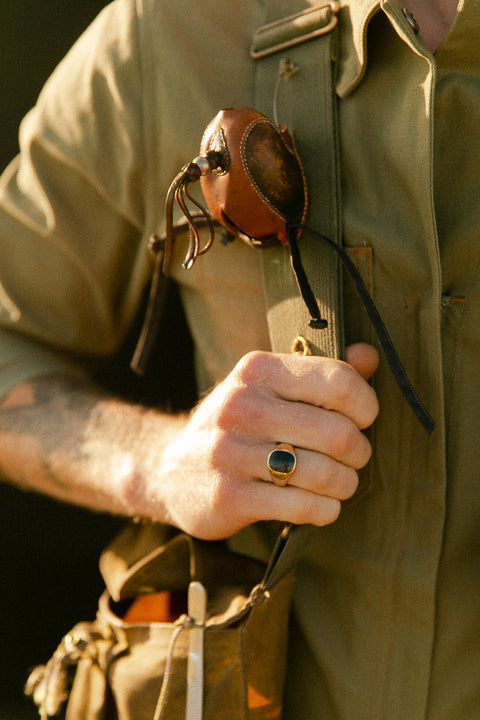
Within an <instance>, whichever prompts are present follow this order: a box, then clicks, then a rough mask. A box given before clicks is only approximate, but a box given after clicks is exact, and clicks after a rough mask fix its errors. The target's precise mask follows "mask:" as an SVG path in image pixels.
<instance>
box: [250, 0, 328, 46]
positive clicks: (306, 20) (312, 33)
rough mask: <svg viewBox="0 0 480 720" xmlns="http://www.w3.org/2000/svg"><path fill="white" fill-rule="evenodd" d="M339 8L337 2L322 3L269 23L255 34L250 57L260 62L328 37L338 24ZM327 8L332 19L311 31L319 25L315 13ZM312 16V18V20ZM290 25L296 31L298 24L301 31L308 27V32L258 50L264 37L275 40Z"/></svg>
mask: <svg viewBox="0 0 480 720" xmlns="http://www.w3.org/2000/svg"><path fill="white" fill-rule="evenodd" d="M339 7H340V5H339V3H338V2H336V0H331V1H330V2H326V3H322V4H320V5H314V6H313V7H311V8H308V9H307V10H302V11H301V12H298V13H295V14H294V15H289V16H288V17H284V18H281V19H280V20H275V22H272V23H268V24H267V25H262V27H260V28H258V30H256V31H255V33H254V36H253V41H252V45H251V47H250V57H251V58H252V59H253V60H258V59H259V58H263V57H265V56H267V55H272V54H273V53H276V52H279V51H280V50H286V49H287V48H290V47H293V46H294V45H299V44H300V43H304V42H307V40H313V39H314V38H316V37H319V36H320V35H326V34H327V33H329V32H330V31H331V30H333V28H334V27H335V26H336V24H337V21H338V19H337V12H338V10H339ZM326 8H329V9H330V17H329V18H328V21H327V23H326V24H325V25H322V26H321V27H316V28H315V29H314V30H311V29H310V28H311V27H312V26H315V25H316V24H317V25H318V21H317V22H316V21H315V19H314V18H313V13H318V12H319V11H320V10H324V9H326ZM310 16H312V17H311V18H310ZM288 24H292V25H293V26H294V29H295V25H296V24H297V25H298V26H299V27H298V30H301V28H302V27H303V26H306V27H307V28H308V29H307V31H306V32H304V33H301V34H295V33H294V34H293V36H292V37H291V38H289V39H287V40H283V41H282V40H280V41H279V42H277V43H274V44H272V45H270V44H269V45H268V46H267V47H260V49H258V50H257V49H256V47H257V45H258V44H259V42H258V41H259V40H260V38H261V36H262V35H266V36H267V38H268V36H271V38H272V39H274V38H275V35H276V34H278V35H281V28H282V26H286V25H288ZM277 31H278V32H277ZM260 44H261V43H260Z"/></svg>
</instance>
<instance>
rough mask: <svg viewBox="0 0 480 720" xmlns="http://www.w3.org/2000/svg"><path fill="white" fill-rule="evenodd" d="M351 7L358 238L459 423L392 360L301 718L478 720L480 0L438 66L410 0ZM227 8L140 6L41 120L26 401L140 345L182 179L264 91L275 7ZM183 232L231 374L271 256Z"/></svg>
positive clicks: (297, 713)
mask: <svg viewBox="0 0 480 720" xmlns="http://www.w3.org/2000/svg"><path fill="white" fill-rule="evenodd" d="M341 4H342V8H341V11H340V13H339V48H338V63H337V93H338V99H339V146H340V150H339V152H340V172H341V187H342V217H343V242H344V245H345V246H346V248H347V250H348V252H349V253H350V256H351V257H352V258H353V259H354V260H355V262H356V264H357V267H358V269H359V270H360V272H361V273H362V275H363V277H364V279H365V281H366V283H367V286H368V288H369V290H370V292H371V293H372V295H373V297H374V298H375V301H376V303H377V305H378V308H379V309H380V311H381V313H382V316H383V318H384V320H385V322H386V325H387V327H388V329H389V330H390V333H391V335H392V338H393V340H394V342H395V344H396V346H397V348H398V350H399V353H400V355H401V357H402V360H403V362H404V364H405V367H406V369H407V371H408V373H409V375H410V377H411V378H412V380H413V381H414V384H415V386H416V388H417V390H418V393H419V395H420V397H421V398H422V400H423V401H424V402H425V404H426V406H427V407H428V409H429V411H430V412H431V414H432V415H433V417H434V419H435V421H436V428H435V430H434V432H433V433H432V435H431V436H430V437H429V436H427V435H426V433H425V432H424V431H423V429H422V428H421V427H420V425H419V424H418V422H417V421H416V419H415V418H414V416H413V414H412V412H411V411H410V409H409V408H408V406H407V405H406V403H405V402H404V400H403V398H402V397H401V395H400V393H399V391H398V389H397V387H396V385H395V383H394V381H393V379H392V375H391V373H390V371H389V369H388V366H387V364H386V362H385V361H382V363H381V366H380V369H379V371H378V372H377V373H376V375H375V381H374V382H375V387H376V390H377V392H378V395H379V399H380V407H381V411H380V415H379V418H378V420H377V422H376V423H375V426H374V429H373V432H372V441H373V447H374V453H373V457H372V460H371V462H370V463H369V465H368V467H367V468H366V469H365V471H363V472H362V476H361V483H360V489H359V492H358V494H357V496H356V497H355V498H354V499H353V500H352V501H350V502H348V503H345V505H344V508H343V511H342V514H341V516H340V519H339V520H338V521H337V522H336V523H335V524H334V525H332V526H330V527H328V528H323V529H318V530H316V531H315V534H314V540H313V542H312V544H311V545H310V547H309V548H308V550H307V551H306V552H305V556H304V557H303V559H302V562H301V564H300V566H299V569H298V580H297V586H296V591H295V599H294V610H295V612H294V619H293V623H292V637H291V652H290V661H289V666H288V671H287V687H286V712H285V717H286V719H287V720H298V718H304V719H307V720H309V719H315V720H316V719H318V720H320V719H321V720H326V719H327V718H328V719H329V720H340V719H341V720H350V719H351V718H352V717H355V718H358V719H361V720H367V718H368V719H369V720H373V719H374V718H375V719H376V718H378V719H380V718H385V719H388V720H405V718H408V719H409V720H421V719H424V718H425V719H428V720H452V719H453V718H455V719H457V718H461V719H462V720H466V719H467V718H468V719H469V720H470V719H471V718H477V717H480V670H479V669H480V641H479V637H480V612H479V609H478V608H479V599H480V563H479V552H480V536H479V531H478V524H479V517H480V493H479V491H478V486H479V475H480V473H479V463H478V453H477V442H478V440H477V438H478V437H480V412H479V400H480V372H479V368H478V357H479V355H480V303H479V300H480V298H479V293H480V273H479V271H478V265H479V259H480V243H479V242H478V238H479V236H480V208H479V203H478V200H477V198H478V196H479V191H478V190H476V189H475V188H477V187H478V186H479V184H480V175H479V173H478V166H479V152H480V139H479V134H478V130H477V129H478V125H479V123H478V120H479V116H480V44H479V43H478V36H479V30H480V6H479V5H478V3H477V2H476V1H475V0H464V1H462V2H460V5H459V12H458V15H457V19H456V22H455V25H454V27H453V28H452V30H451V32H450V34H449V36H448V37H447V39H446V40H445V42H444V43H443V45H442V46H441V47H440V49H439V50H438V51H437V52H436V53H435V55H434V56H432V54H431V53H430V52H428V51H426V50H425V48H424V47H423V45H422V43H421V40H420V39H419V37H418V36H416V35H415V34H414V32H413V30H412V28H411V27H410V25H409V23H408V22H407V20H406V18H405V16H404V14H403V12H402V10H401V6H397V5H396V4H394V3H393V2H392V3H389V2H385V3H383V2H382V3H381V7H380V4H379V3H376V2H373V1H372V0H357V1H356V2H355V1H353V0H352V2H342V3H341ZM227 5H228V4H227V3H225V2H220V0H203V2H201V3H198V2H193V0H184V1H183V2H176V3H168V2H159V1H155V0H151V1H150V0H137V1H136V2H135V1H134V0H116V2H114V3H113V4H112V5H111V6H109V7H108V8H107V9H106V10H105V11H104V13H102V15H101V16H100V18H99V19H98V20H97V21H96V23H95V24H94V25H93V26H92V27H91V29H90V30H89V31H88V32H87V33H86V34H85V36H84V37H83V38H82V39H80V41H79V42H78V43H77V45H76V46H75V47H74V49H73V50H72V52H71V53H70V54H69V56H67V58H66V60H65V61H64V62H63V63H62V64H61V65H60V67H59V68H58V70H57V71H56V73H55V75H54V76H53V78H52V79H51V80H50V82H49V83H48V84H47V86H46V88H45V89H44V91H43V93H42V95H41V97H40V99H39V102H38V105H37V107H36V109H34V110H33V111H32V112H31V113H30V115H29V116H27V118H26V120H25V121H24V123H23V126H22V155H21V157H20V158H19V159H17V160H15V161H14V162H13V163H12V164H11V166H10V167H9V168H8V169H7V171H6V173H5V174H4V176H3V179H2V181H1V185H0V252H1V257H2V262H1V264H0V321H1V323H2V326H3V328H4V329H3V330H2V334H1V337H0V388H1V391H2V392H6V391H7V390H8V389H9V388H11V387H13V386H14V385H15V384H16V383H18V382H19V381H21V380H22V379H25V378H29V377H32V376H34V375H38V374H42V373H45V372H51V371H52V370H55V371H59V372H88V370H89V369H90V367H91V364H92V363H94V362H95V361H96V360H98V359H99V358H105V357H108V356H109V355H111V354H113V353H115V351H116V349H117V348H118V347H119V345H120V343H121V342H122V339H123V338H124V336H125V334H126V333H127V331H128V328H129V327H130V325H131V323H132V320H133V317H134V315H135V313H136V311H137V308H138V305H139V302H140V298H141V296H142V293H143V290H144V287H145V285H146V283H147V282H148V279H149V277H150V274H151V269H152V268H151V258H150V257H149V254H148V252H147V249H146V244H147V238H148V236H149V235H150V233H151V232H159V233H161V232H162V231H163V227H164V216H163V212H164V210H163V202H164V197H165V193H166V190H167V187H168V185H169V183H170V181H171V179H172V178H173V177H174V175H175V174H176V173H177V172H178V170H179V168H180V167H181V166H182V165H183V164H184V163H185V162H186V161H188V160H190V159H191V158H193V157H195V156H196V155H197V154H198V148H199V143H200V139H201V135H202V132H203V129H204V127H205V126H206V124H207V123H208V122H209V120H210V119H211V118H212V117H213V116H214V115H215V114H216V112H217V111H218V110H219V109H221V108H222V107H227V106H231V107H235V106H251V105H253V103H254V99H253V98H254V80H255V63H254V62H253V61H252V60H250V59H249V56H248V48H249V46H250V40H251V36H252V33H253V31H254V30H255V29H256V28H257V27H258V26H260V25H262V24H263V23H264V8H263V6H262V3H260V2H259V1H257V0H246V1H245V2H241V3H239V2H236V3H232V4H231V8H228V7H226V6H227ZM315 42H316V41H311V43H310V44H311V52H312V53H313V52H315ZM301 111H302V103H301V102H299V106H298V112H301ZM312 122H314V117H313V118H312ZM312 152H315V148H312ZM479 189H480V188H479ZM310 191H311V192H310V194H311V198H312V202H313V203H315V202H316V200H315V193H314V192H312V189H311V188H310ZM182 242H183V240H182V238H181V237H180V238H179V239H178V241H177V245H176V252H175V260H174V263H173V275H174V277H175V280H176V281H177V282H178V283H179V286H180V289H181V293H182V297H183V301H184V303H185V308H186V312H187V316H188V319H189V321H190V325H191V329H192V333H193V335H194V339H195V344H196V359H197V367H198V374H199V381H200V385H201V387H202V388H207V387H209V386H210V385H211V384H212V383H213V382H215V381H217V380H219V379H221V378H222V377H224V376H225V374H226V373H228V372H229V370H230V369H231V368H232V366H233V365H234V363H235V362H236V361H237V360H238V359H239V358H240V357H241V356H242V355H243V354H244V353H245V352H247V351H249V350H251V349H254V348H259V349H269V347H270V344H269V336H268V328H267V323H266V318H265V297H264V296H265V293H264V287H263V277H262V270H261V259H260V254H259V252H257V251H256V250H252V249H251V248H249V247H247V246H246V245H244V244H242V243H241V242H240V241H239V240H235V241H234V242H231V243H228V244H227V245H222V244H221V243H219V242H216V243H215V244H214V247H213V248H212V249H211V250H210V251H209V252H208V253H207V254H206V255H205V256H202V257H201V258H199V259H198V261H197V263H196V264H195V265H194V267H193V269H192V270H191V271H185V270H183V269H182V268H181V265H180V259H181V257H182V256H183V252H184V248H185V245H184V244H183V245H182ZM344 294H345V303H344V305H345V308H344V313H345V333H346V340H347V342H351V341H357V340H367V341H373V340H374V338H373V333H372V330H371V327H370V324H369V322H368V320H367V319H366V317H365V314H364V312H363V309H362V308H361V305H360V303H359V301H358V298H357V297H356V295H355V293H354V290H353V289H352V286H351V285H350V284H349V282H348V281H347V282H346V283H345V293H344ZM166 351H168V348H167V349H166ZM257 530H258V532H257ZM248 535H250V537H247V536H248ZM254 535H258V543H257V548H260V547H261V543H262V542H263V538H264V535H265V533H263V530H262V528H259V529H255V528H254V529H252V530H251V531H249V532H248V533H246V534H243V535H242V536H241V541H242V542H244V543H245V546H247V545H248V546H249V547H253V545H254V544H255V542H256V540H255V538H254V537H253V536H254ZM239 543H240V539H239ZM240 544H241V543H240Z"/></svg>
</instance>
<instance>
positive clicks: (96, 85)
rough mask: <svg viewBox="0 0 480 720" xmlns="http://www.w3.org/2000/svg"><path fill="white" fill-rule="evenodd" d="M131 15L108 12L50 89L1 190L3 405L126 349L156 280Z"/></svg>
mask: <svg viewBox="0 0 480 720" xmlns="http://www.w3.org/2000/svg"><path fill="white" fill-rule="evenodd" d="M139 65H140V58H139V51H138V42H137V28H136V15H135V5H134V3H132V2H129V1H128V0H120V1H119V2H116V3H113V4H112V5H110V6H108V7H107V8H106V9H105V10H104V11H103V12H102V13H101V14H100V16H99V17H98V18H97V20H96V21H95V22H94V23H93V24H92V26H91V27H90V28H89V29H88V30H87V31H86V33H85V34H84V35H83V36H82V37H81V38H80V39H79V40H78V41H77V43H76V44H75V45H74V47H73V48H72V50H71V51H70V52H69V54H68V55H67V56H66V58H65V59H64V60H63V61H62V62H61V63H60V65H59V66H58V68H57V69H56V71H55V72H54V74H53V75H52V77H51V78H50V79H49V81H48V82H47V84H46V86H45V87H44V89H43V91H42V93H41V94H40V97H39V99H38V102H37V104H36V106H35V108H34V109H33V110H31V112H30V113H29V114H28V115H27V116H26V118H25V119H24V121H23V123H22V126H21V129H20V154H19V156H18V157H17V158H16V159H15V160H14V161H13V162H12V163H11V164H10V165H9V167H8V168H7V169H6V171H5V172H4V174H3V176H2V178H1V180H0V258H1V260H0V395H4V394H5V393H6V392H8V390H9V389H11V388H12V387H13V386H15V385H16V384H17V383H19V382H21V381H23V380H25V379H28V378H31V377H33V376H37V375H39V374H45V373H52V372H62V373H65V372H68V373H83V372H84V371H85V368H86V367H90V364H91V362H92V361H95V360H96V359H99V358H104V357H107V356H109V355H111V354H112V353H114V352H115V350H116V349H117V348H118V347H119V345H120V344H121V342H122V340H123V338H124V337H125V334H126V333H127V331H128V328H129V327H130V325H131V322H132V319H133V315H134V314H135V312H136V309H137V308H138V305H139V302H140V298H141V295H142V291H143V288H144V286H145V283H146V281H147V279H148V274H149V272H150V260H149V257H148V253H146V252H145V245H146V244H145V242H144V241H145V237H144V235H145V233H144V226H145V221H144V220H145V210H144V201H143V198H144V195H145V193H144V187H143V185H142V183H145V182H146V180H145V178H146V173H145V159H144V155H145V152H144V125H143V117H142V113H143V110H142V87H141V77H142V76H141V70H140V67H139Z"/></svg>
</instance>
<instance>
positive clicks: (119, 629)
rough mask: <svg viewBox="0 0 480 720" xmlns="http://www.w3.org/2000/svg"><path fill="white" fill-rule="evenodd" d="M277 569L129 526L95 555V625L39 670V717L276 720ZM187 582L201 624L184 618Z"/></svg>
mask: <svg viewBox="0 0 480 720" xmlns="http://www.w3.org/2000/svg"><path fill="white" fill-rule="evenodd" d="M284 542H285V539H284V540H283V541H282V540H281V541H280V546H281V545H283V544H284ZM302 542H303V541H302ZM279 549H280V547H278V548H277V551H279ZM280 556H281V552H280ZM285 560H286V561H287V562H286V563H284V561H283V560H282V561H281V562H280V563H279V558H278V561H277V562H273V564H272V565H271V567H270V568H269V569H268V570H267V568H265V566H264V565H263V563H261V562H258V561H256V560H253V559H252V558H249V557H244V556H241V555H237V554H235V553H232V552H231V551H229V550H228V549H227V548H226V546H225V545H224V544H223V543H221V542H219V543H217V542H206V541H199V540H195V539H193V538H192V537H190V536H187V535H184V534H183V533H178V532H176V531H174V530H172V529H171V528H168V527H166V526H162V525H158V524H154V523H145V524H143V523H140V524H136V523H135V524H132V525H129V526H128V527H127V528H126V529H125V531H124V532H123V533H121V534H120V535H119V536H118V537H117V538H116V539H115V540H114V542H113V543H112V544H111V545H110V546H109V547H108V548H107V549H106V550H105V551H104V553H103V554H102V557H101V561H100V567H101V571H102V574H103V577H104V579H105V582H106V590H105V592H104V593H103V595H102V596H101V598H100V601H99V607H98V613H97V618H96V619H95V620H94V621H93V622H90V623H79V624H78V625H76V626H75V627H74V628H73V629H72V630H71V631H70V632H69V633H68V634H67V635H66V636H65V637H64V639H63V640H62V642H61V643H60V645H59V647H58V649H57V651H56V652H55V654H54V656H53V657H52V658H51V660H50V661H49V663H48V665H47V666H46V667H45V668H42V669H41V670H40V671H39V672H40V673H42V677H41V679H40V682H38V678H37V683H38V684H37V688H36V690H35V691H34V693H36V695H37V698H36V700H37V701H38V702H39V705H40V714H41V716H42V718H48V717H50V716H53V715H55V714H57V712H59V711H60V710H61V706H62V704H63V702H64V701H65V700H67V703H66V715H65V717H66V718H67V720H117V719H118V720H153V719H154V718H155V720H157V719H158V720H160V718H161V719H162V720H164V719H167V720H174V719H175V720H178V719H180V718H188V719H189V720H190V719H192V720H195V719H197V718H201V717H204V718H212V720H213V718H215V719H216V720H232V719H233V718H238V719H239V720H240V719H244V718H245V720H246V719H247V718H248V719H249V720H256V719H257V718H258V719H259V720H260V719H261V718H267V717H268V718H278V717H280V716H281V706H282V689H283V673H284V667H285V656H286V639H287V624H288V616H289V605H290V597H291V591H292V585H293V571H292V568H291V567H289V565H290V560H289V559H288V558H287V557H286V558H285ZM281 566H283V567H284V569H285V570H286V572H285V573H284V572H283V571H282V572H280V573H279V567H280V569H281ZM279 574H280V575H281V577H279ZM192 580H194V581H195V583H194V585H195V586H196V587H194V590H198V586H199V585H201V587H202V588H208V590H207V593H208V600H207V608H206V616H205V618H201V617H200V618H198V617H197V618H195V617H193V616H194V615H195V612H198V608H197V607H196V604H195V603H196V599H195V598H194V599H193V603H192V599H191V598H190V600H189V599H188V594H189V586H190V583H191V581H192ZM160 591H161V592H160ZM190 592H191V586H190ZM200 612H201V598H200ZM162 617H163V619H161V618H162ZM198 634H200V642H199V639H198ZM199 648H200V649H199ZM202 648H203V649H202ZM202 655H203V658H202ZM70 673H72V674H73V684H72V686H71V689H70V688H69V683H70V678H69V674H70ZM202 675H203V678H202ZM33 680H35V678H33ZM187 688H188V692H187ZM187 696H188V700H187Z"/></svg>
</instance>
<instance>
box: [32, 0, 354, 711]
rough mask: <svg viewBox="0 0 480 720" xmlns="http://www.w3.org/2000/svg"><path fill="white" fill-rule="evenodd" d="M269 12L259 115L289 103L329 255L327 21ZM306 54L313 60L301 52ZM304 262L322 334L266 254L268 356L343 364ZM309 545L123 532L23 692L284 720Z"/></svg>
mask: <svg viewBox="0 0 480 720" xmlns="http://www.w3.org/2000/svg"><path fill="white" fill-rule="evenodd" d="M266 5H267V24H266V26H265V27H263V28H260V29H259V31H258V32H257V33H256V34H255V37H254V39H253V44H252V57H253V58H254V59H255V61H256V63H257V92H258V98H257V106H258V109H259V110H261V111H263V112H266V113H270V112H271V108H270V107H265V98H269V100H270V101H271V99H272V98H273V97H275V101H276V100H277V95H278V97H279V99H280V98H283V99H284V100H285V101H286V107H287V108H288V113H287V112H285V113H284V112H283V107H284V103H283V101H282V102H279V109H281V111H282V117H281V120H282V121H283V122H285V123H286V124H287V125H288V126H290V125H293V128H292V129H293V131H294V135H295V141H296V143H297V144H298V146H299V152H300V156H303V158H305V159H306V160H307V164H306V168H305V172H306V176H307V184H308V186H309V187H312V188H317V189H318V193H320V195H321V198H322V203H321V204H320V205H319V204H318V203H315V205H314V209H313V216H312V219H313V222H314V223H317V222H318V223H320V229H321V230H322V232H325V233H326V234H328V235H329V237H331V238H333V239H334V241H338V238H339V235H340V231H339V222H338V212H337V209H338V198H337V180H336V160H335V158H336V146H335V126H334V123H335V100H334V89H333V81H332V63H333V59H334V52H333V48H334V33H333V32H332V30H333V29H334V27H335V21H334V20H335V18H334V15H335V11H336V9H337V7H336V4H335V3H321V4H320V5H318V6H311V4H310V3H308V2H304V1H303V0H293V1H292V0H284V1H282V2H279V1H278V0H269V2H267V3H266ZM305 10H306V12H305V13H304V11H305ZM292 12H294V13H295V15H294V16H291V13H292ZM297 13H300V14H297ZM282 14H283V15H282ZM279 17H280V18H281V20H280V21H278V18H279ZM313 38H315V41H314V42H313V43H310V42H304V41H305V40H308V41H310V40H312V39H313ZM319 40H321V42H319ZM311 44H312V45H315V52H314V53H312V52H308V49H307V46H309V45H311ZM285 51H288V54H289V57H288V60H289V61H291V62H292V63H293V64H294V66H299V67H302V71H301V72H298V74H296V75H294V77H292V79H290V78H289V77H286V79H285V80H283V79H282V83H284V87H285V90H284V89H283V87H280V89H279V92H277V90H278V87H277V90H276V89H275V85H276V83H277V81H278V78H279V74H278V70H277V68H278V67H279V63H280V67H282V61H283V60H284V59H285V58H284V55H283V53H284V52H285ZM289 97H290V100H289ZM299 99H300V100H301V103H300V104H307V102H308V104H309V105H310V107H313V108H315V122H312V115H311V114H309V113H308V112H307V110H306V108H305V107H302V112H301V113H300V112H295V108H298V105H299ZM312 134H313V135H312ZM312 147H317V148H318V149H319V156H320V157H322V158H323V161H322V162H321V163H318V162H317V161H316V160H315V159H314V160H313V161H312V160H311V159H310V158H311V157H312V156H313V157H315V153H312V152H311V151H310V150H309V148H312ZM316 192H317V190H316ZM252 252H254V251H253V250H252ZM302 256H303V258H304V262H305V263H306V264H308V268H309V278H310V281H311V284H312V288H313V290H314V292H315V296H316V298H317V302H318V304H319V306H320V308H321V311H322V314H323V315H324V317H326V319H327V321H328V323H327V327H326V328H325V329H322V330H320V331H318V330H317V331H312V330H311V329H310V328H309V320H310V318H309V315H308V312H307V311H306V309H305V305H304V302H303V301H302V299H301V298H300V296H299V293H298V287H297V285H296V282H295V280H294V278H293V275H292V270H291V266H290V258H289V253H288V251H287V250H286V249H285V248H282V247H280V246H278V247H273V248H270V249H268V250H265V251H262V257H263V262H264V270H265V288H266V295H267V301H268V323H269V328H270V335H271V341H272V349H273V350H274V351H276V352H290V351H291V350H292V347H294V349H295V351H299V350H300V351H306V349H307V348H308V351H309V352H313V353H315V354H322V355H330V356H334V357H339V356H341V355H342V352H343V344H342V343H343V340H342V333H341V322H342V320H341V311H340V308H341V305H340V296H341V284H340V268H339V263H338V261H337V259H336V258H335V256H334V255H332V253H330V252H328V250H327V251H326V250H325V249H324V248H323V246H322V245H321V244H320V243H318V242H316V241H315V240H314V239H313V240H312V239H311V238H310V239H308V238H305V241H303V240H302ZM309 533H310V528H309V527H292V526H284V527H283V528H282V527H279V533H278V541H277V543H276V545H275V547H274V549H273V551H272V554H271V557H270V560H269V562H268V564H267V565H264V564H262V563H260V562H258V561H256V560H253V559H251V558H249V557H244V556H241V555H238V554H235V553H232V552H231V551H230V550H228V548H227V546H226V544H225V543H216V542H215V543H213V542H205V541H199V540H196V539H194V538H192V537H189V536H187V535H184V534H182V533H179V532H178V531H175V530H173V529H172V528H169V527H166V526H162V525H158V524H154V523H132V524H131V525H129V526H128V527H127V528H126V529H125V531H124V532H123V533H122V534H121V535H120V536H119V537H117V538H116V539H115V540H114V542H113V543H112V544H111V545H110V546H109V547H108V548H107V549H106V550H105V551H104V553H103V554H102V557H101V560H100V569H101V572H102V575H103V578H104V580H105V585H106V589H105V592H104V593H103V595H102V596H101V598H100V601H99V606H98V613H97V617H96V619H95V620H94V621H92V622H84V623H79V624H78V625H76V626H75V627H74V628H73V629H72V630H71V631H70V632H69V633H68V634H67V635H66V636H65V637H64V638H63V640H62V642H61V643H60V645H59V647H58V649H57V651H56V652H55V654H54V655H53V657H52V658H51V660H50V661H49V663H48V664H47V665H46V666H42V667H40V668H37V669H36V670H35V671H34V673H32V676H31V678H30V680H29V683H28V688H27V691H28V692H29V693H30V694H32V695H33V697H34V699H35V702H36V703H37V705H38V706H39V710H40V715H41V717H42V720H47V718H49V717H51V716H54V715H56V714H57V713H65V717H66V720H182V718H186V719H187V720H201V718H204V719H205V720H267V719H268V720H273V719H277V718H280V717H281V714H282V695H283V684H284V675H285V661H286V652H287V638H288V622H289V612H290V600H291V594H292V587H293V582H294V568H295V564H296V562H297V560H298V558H299V557H300V555H301V553H302V552H303V551H304V550H305V546H306V543H307V542H308V536H309Z"/></svg>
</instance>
